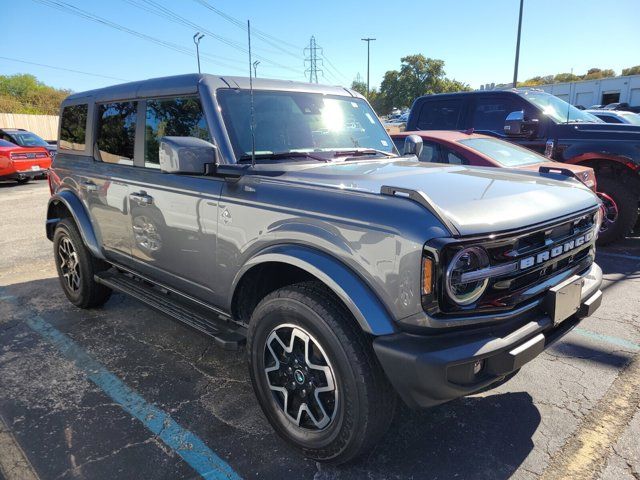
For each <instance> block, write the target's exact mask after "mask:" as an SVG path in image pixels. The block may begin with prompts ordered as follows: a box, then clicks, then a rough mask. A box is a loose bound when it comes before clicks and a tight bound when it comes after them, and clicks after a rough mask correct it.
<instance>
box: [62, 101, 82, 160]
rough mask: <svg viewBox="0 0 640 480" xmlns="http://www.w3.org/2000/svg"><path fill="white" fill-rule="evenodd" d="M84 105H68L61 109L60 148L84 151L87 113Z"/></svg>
mask: <svg viewBox="0 0 640 480" xmlns="http://www.w3.org/2000/svg"><path fill="white" fill-rule="evenodd" d="M88 109H89V107H88V106H87V105H86V104H84V105H70V106H68V107H64V108H63V109H62V118H61V120H60V148H64V149H66V150H84V145H85V143H86V135H87V111H88Z"/></svg>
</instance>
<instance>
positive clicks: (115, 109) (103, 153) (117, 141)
mask: <svg viewBox="0 0 640 480" xmlns="http://www.w3.org/2000/svg"><path fill="white" fill-rule="evenodd" d="M97 107H98V131H97V133H96V143H97V145H98V150H99V151H100V159H101V160H102V161H103V162H107V163H118V164H121V165H133V152H134V150H135V140H136V109H137V103H136V102H120V103H105V104H102V105H98V106H97Z"/></svg>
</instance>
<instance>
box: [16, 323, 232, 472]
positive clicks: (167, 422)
mask: <svg viewBox="0 0 640 480" xmlns="http://www.w3.org/2000/svg"><path fill="white" fill-rule="evenodd" d="M26 323H27V325H28V326H29V327H30V328H31V329H32V330H34V331H35V332H37V333H39V334H40V335H41V336H42V337H44V338H45V339H46V340H48V341H49V342H50V343H51V344H53V346H54V347H56V348H57V349H58V350H59V351H60V353H61V354H62V355H64V356H65V357H66V358H68V359H69V360H72V361H73V362H74V363H75V364H76V366H78V367H79V368H80V369H82V370H83V371H84V372H85V373H86V374H87V377H88V378H89V379H90V380H91V381H92V382H93V383H95V384H96V385H97V386H98V387H100V388H101V389H102V390H103V391H104V392H105V393H106V394H107V395H108V396H110V397H111V398H112V399H113V400H114V401H115V402H116V403H118V404H119V405H120V406H121V407H122V409H123V410H125V411H126V412H128V413H129V414H131V415H132V416H133V417H135V418H137V419H138V420H140V421H141V422H142V423H143V425H144V426H145V427H147V429H149V430H150V431H151V432H153V433H154V434H155V435H157V436H158V437H159V438H160V439H161V440H162V441H163V442H164V443H165V444H166V445H167V446H168V447H169V448H171V449H172V450H173V451H175V452H176V453H177V454H178V455H180V456H181V457H182V459H183V460H184V461H185V462H187V463H188V464H189V465H190V466H191V467H192V468H193V469H194V470H195V471H196V472H198V473H199V474H200V475H201V476H202V477H203V478H205V479H207V480H219V479H220V480H221V479H226V480H240V478H241V477H240V476H239V475H238V474H237V473H236V472H235V471H234V470H233V469H232V468H231V467H230V466H229V464H228V463H226V462H225V461H224V460H222V459H221V458H220V457H218V456H217V455H216V454H215V453H214V452H213V451H211V450H210V449H209V447H207V445H205V443H204V442H203V441H202V440H200V438H198V436H197V435H195V434H194V433H192V432H190V431H189V430H186V429H185V428H183V427H181V426H180V425H179V424H178V423H176V421H175V420H173V419H172V418H171V416H170V415H169V414H167V413H166V412H164V411H162V410H160V409H159V408H157V407H154V406H153V405H151V404H149V403H147V401H146V400H145V399H144V398H142V397H141V396H140V395H138V394H137V393H136V392H135V391H133V390H132V389H131V388H129V387H128V386H127V385H125V384H124V383H123V382H122V381H121V380H120V379H119V378H118V377H116V376H115V375H113V374H112V373H111V372H109V370H107V368H106V367H104V366H103V365H102V364H100V363H99V362H97V361H96V360H94V359H93V358H91V357H90V356H89V355H88V354H87V353H86V352H85V351H84V350H82V348H81V347H80V346H79V345H78V344H76V343H75V342H74V341H73V340H71V339H70V338H69V337H68V336H66V335H65V334H64V333H62V332H60V331H59V330H57V329H56V328H55V327H53V326H52V325H51V324H49V323H48V322H46V321H45V320H43V319H42V318H40V317H38V316H35V317H32V318H30V319H28V320H27V321H26Z"/></svg>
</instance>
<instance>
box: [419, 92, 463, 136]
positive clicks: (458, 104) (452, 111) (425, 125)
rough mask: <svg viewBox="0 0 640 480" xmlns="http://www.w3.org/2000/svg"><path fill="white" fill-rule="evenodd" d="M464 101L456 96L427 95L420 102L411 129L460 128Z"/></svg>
mask: <svg viewBox="0 0 640 480" xmlns="http://www.w3.org/2000/svg"><path fill="white" fill-rule="evenodd" d="M464 105H465V101H464V98H463V97H462V96H457V97H444V98H440V97H431V98H429V97H427V98H425V99H424V100H422V101H421V102H420V110H419V111H418V119H417V122H416V125H415V127H414V126H413V125H412V126H411V128H412V130H460V129H461V128H462V122H463V117H464V115H463V113H464Z"/></svg>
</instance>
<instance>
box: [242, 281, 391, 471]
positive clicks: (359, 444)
mask: <svg viewBox="0 0 640 480" xmlns="http://www.w3.org/2000/svg"><path fill="white" fill-rule="evenodd" d="M247 350H248V356H249V373H250V375H251V381H252V383H253V388H254V390H255V392H256V396H257V397H258V401H259V403H260V406H261V408H262V410H263V411H264V413H265V415H266V417H267V419H268V420H269V422H270V423H271V425H272V426H273V428H274V429H275V430H276V432H277V433H278V434H279V435H280V436H282V437H283V438H284V439H285V440H287V441H288V442H289V443H290V444H291V445H293V446H294V447H295V448H296V449H297V450H299V451H300V452H301V453H302V454H303V455H305V456H306V457H309V458H312V459H314V460H318V461H323V462H328V463H332V464H340V463H345V462H347V461H349V460H352V459H353V458H355V457H357V456H358V455H359V454H361V453H364V452H365V451H366V450H368V449H370V448H371V447H372V446H373V445H374V444H375V443H376V442H377V441H378V440H379V439H380V437H381V436H382V435H383V434H384V432H385V431H386V430H387V428H388V426H389V424H390V422H391V419H392V416H393V410H394V406H395V402H396V396H395V393H394V392H393V389H392V387H391V386H390V384H389V383H388V381H387V379H386V377H385V376H384V373H383V372H382V368H381V367H380V365H379V363H378V360H377V358H376V357H375V354H374V352H373V349H372V346H371V342H370V340H369V339H368V338H367V336H366V335H365V334H364V333H363V332H362V331H361V329H360V328H359V326H358V325H357V324H356V323H355V322H354V320H353V318H351V317H350V314H349V312H348V311H346V309H345V308H344V306H343V305H342V304H341V303H340V301H339V300H338V299H337V298H336V297H335V296H334V295H333V294H332V293H331V292H330V291H329V290H327V289H326V288H325V287H324V286H322V285H321V284H319V283H317V282H305V283H300V284H296V285H292V286H287V287H283V288H281V289H279V290H276V291H275V292H273V293H271V294H270V295H268V296H267V297H265V298H264V299H263V300H262V301H261V302H260V303H259V304H258V306H257V307H256V309H255V310H254V312H253V315H252V316H251V322H250V324H249V331H248V344H247Z"/></svg>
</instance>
